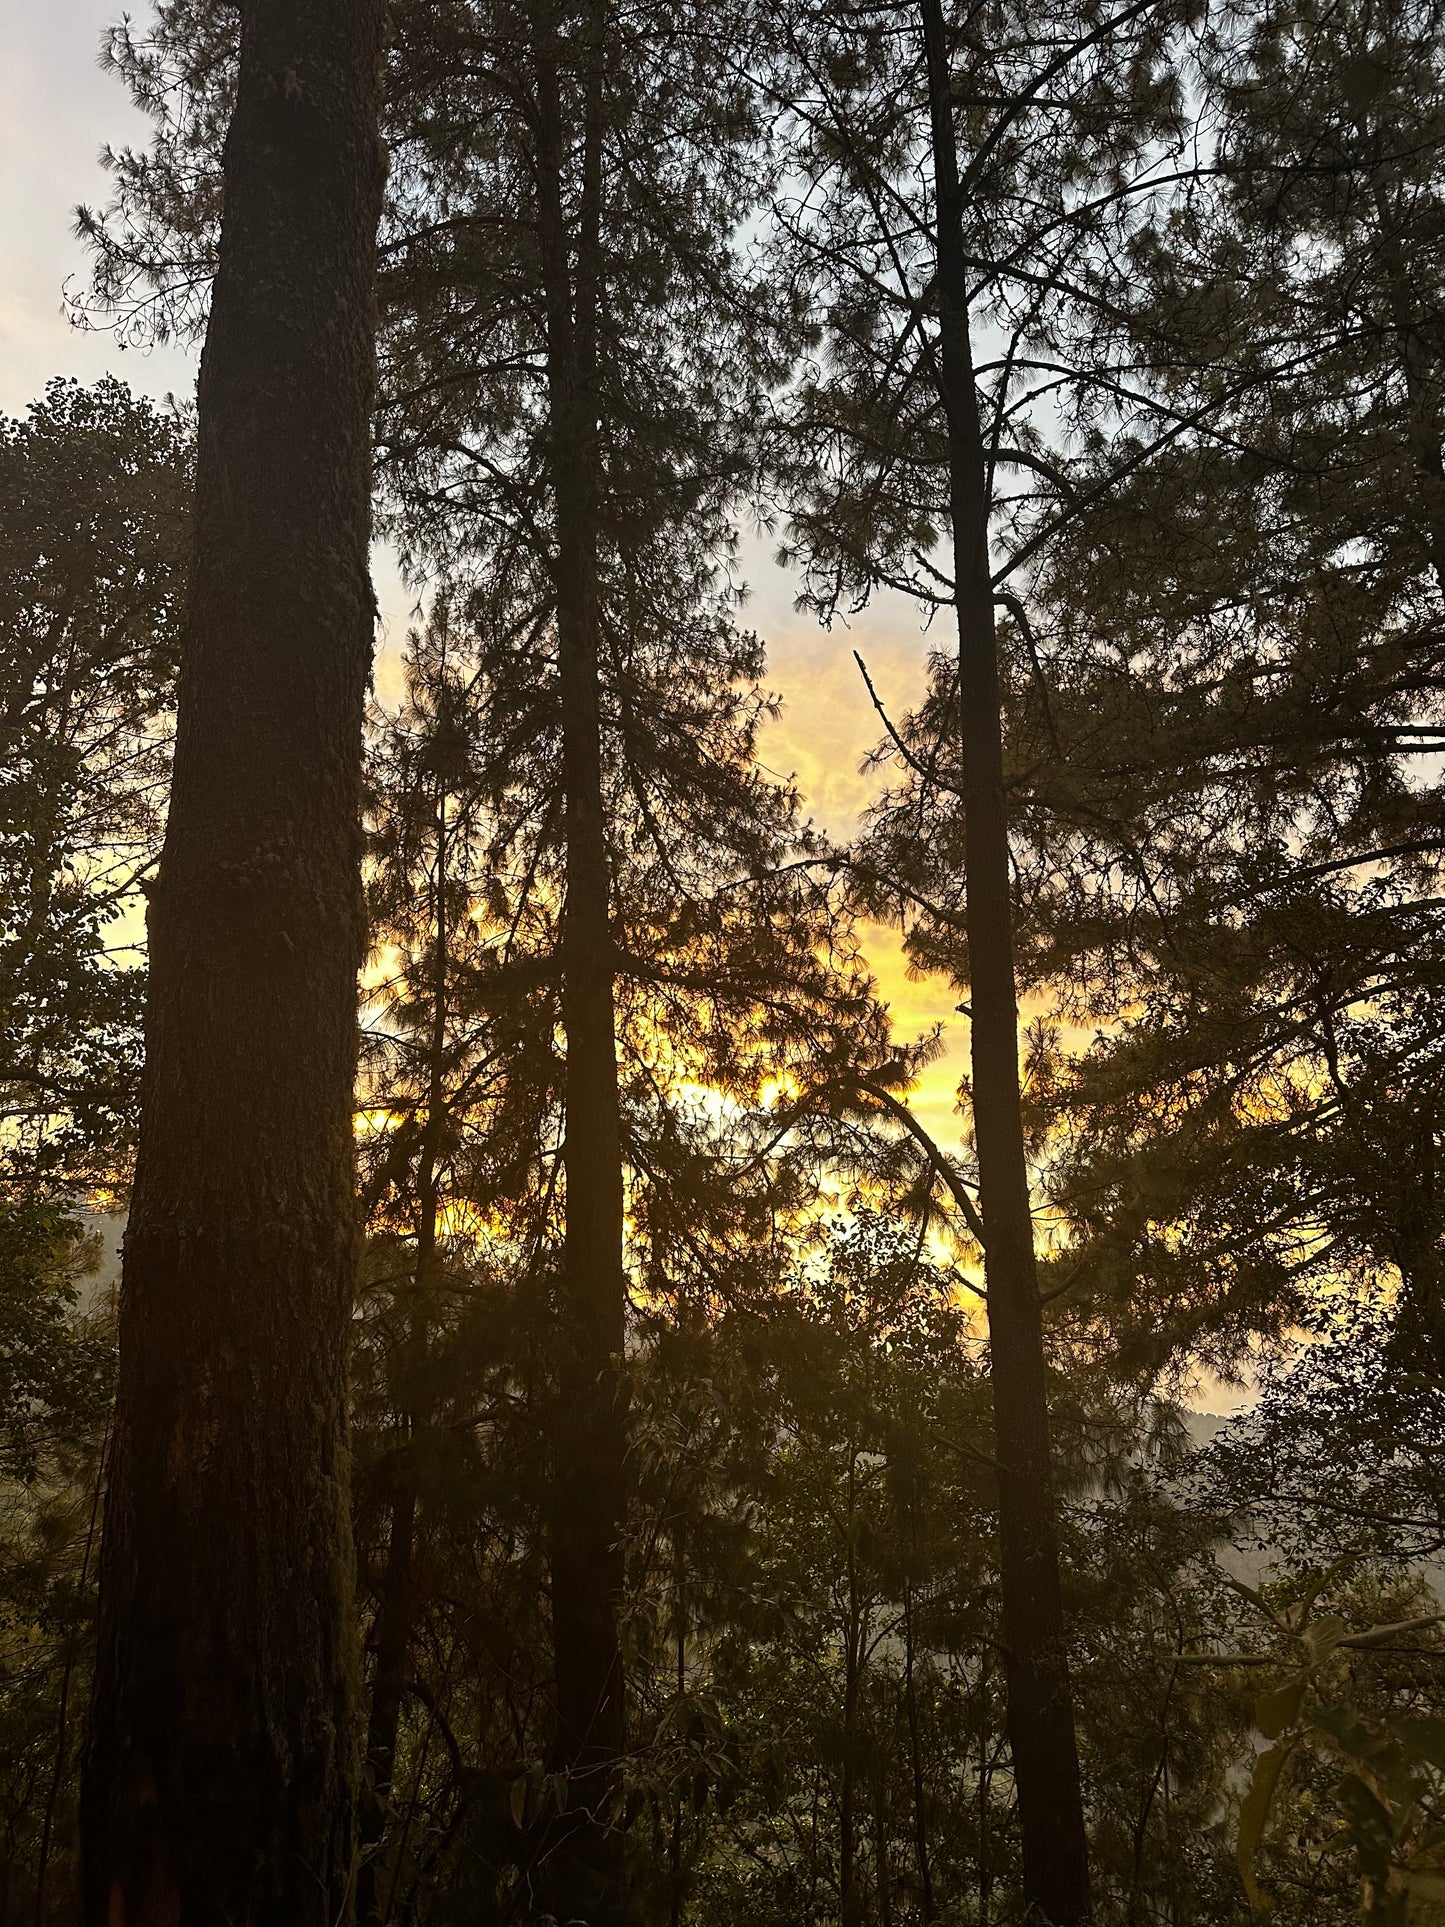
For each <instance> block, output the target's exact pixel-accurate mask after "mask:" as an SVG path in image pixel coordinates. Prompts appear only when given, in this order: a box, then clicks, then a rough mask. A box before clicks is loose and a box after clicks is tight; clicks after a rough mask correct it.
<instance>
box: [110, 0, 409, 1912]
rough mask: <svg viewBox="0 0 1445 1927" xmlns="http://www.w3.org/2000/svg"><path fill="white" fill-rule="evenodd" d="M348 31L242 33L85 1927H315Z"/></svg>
mask: <svg viewBox="0 0 1445 1927" xmlns="http://www.w3.org/2000/svg"><path fill="white" fill-rule="evenodd" d="M380 30H381V9H380V7H379V6H362V7H351V6H346V7H341V6H336V5H332V4H328V3H327V0H317V3H316V4H310V5H306V6H302V7H292V6H279V5H276V4H273V3H272V0H256V4H251V5H247V6H246V7H245V8H244V9H243V12H242V16H241V21H240V46H239V58H240V66H239V81H238V85H237V90H236V96H235V112H234V115H233V117H232V120H231V125H230V130H229V133H228V135H227V140H226V149H225V168H224V174H225V195H224V211H223V214H222V239H221V252H220V260H219V265H218V270H217V279H216V287H215V291H214V295H213V299H212V303H211V310H210V320H209V326H208V330H207V340H206V349H205V355H204V360H203V369H202V376H201V383H200V392H199V403H198V424H199V426H198V447H197V482H196V509H195V524H194V526H195V544H194V552H193V557H192V563H191V572H190V581H189V588H188V599H187V606H186V630H185V636H186V641H185V649H184V665H185V666H184V673H183V677H182V684H181V689H180V693H179V699H178V713H177V742H176V757H175V770H174V779H173V786H172V793H171V805H170V813H169V819H168V824H167V831H166V842H165V846H164V849H163V852H162V857H161V863H160V868H159V872H158V874H157V878H156V881H155V884H154V886H153V889H152V893H151V900H150V917H149V933H150V984H149V1001H148V1007H147V1016H146V1070H145V1083H144V1089H143V1096H142V1106H141V1146H140V1152H139V1162H138V1168H137V1173H136V1183H135V1192H134V1201H133V1205H132V1210H131V1216H130V1222H129V1228H128V1232H127V1240H126V1254H125V1273H124V1280H123V1284H122V1292H121V1331H120V1381H119V1388H118V1395H117V1405H116V1416H115V1424H114V1435H113V1445H112V1455H111V1462H110V1478H109V1487H108V1495H107V1504H106V1511H105V1526H104V1538H103V1547H102V1555H101V1574H100V1627H99V1648H98V1658H97V1668H96V1683H95V1694H94V1699H93V1703H92V1710H91V1726H90V1737H89V1745H88V1753H87V1759H86V1769H85V1786H84V1798H83V1813H82V1829H83V1839H84V1856H85V1904H86V1912H87V1917H88V1918H90V1919H92V1920H94V1921H97V1922H100V1921H109V1922H112V1923H113V1922H115V1921H117V1920H125V1921H131V1920H135V1921H154V1920H161V1919H166V1920H185V1921H198V1922H199V1921H221V1920H228V1921H232V1922H240V1921H247V1922H261V1921H274V1922H280V1921H282V1920H285V1921H288V1922H295V1921H297V1920H301V1919H309V1920H315V1921H318V1922H319V1921H323V1920H324V1921H327V1922H330V1921H334V1920H336V1919H337V1918H342V1919H344V1918H345V1917H346V1915H347V1913H348V1911H349V1908H350V1894H351V1879H352V1866H351V1860H352V1811H351V1809H352V1802H353V1798H354V1791H355V1771H354V1751H355V1738H354V1734H353V1731H352V1720H353V1713H354V1677H353V1674H354V1660H353V1628H352V1624H351V1550H350V1534H349V1529H348V1519H347V1511H346V1444H345V1386H346V1347H347V1336H348V1330H349V1326H350V1319H351V1300H352V1292H353V1283H354V1277H353V1273H354V1254H355V1239H354V1230H353V1205H352V1144H351V1086H352V1077H353V1071H354V1066H355V1058H356V1002H355V979H356V971H357V968H358V965H359V963H360V961H361V952H362V906H361V895H360V875H359V864H358V859H359V854H360V848H359V842H360V804H361V788H360V783H361V725H362V707H363V697H364V691H365V685H366V679H367V675H368V670H369V661H370V632H371V625H372V613H373V604H372V598H371V592H370V584H369V580H368V556H367V549H368V538H369V533H370V480H371V470H370V437H369V428H370V408H371V392H372V369H373V333H374V305H373V293H372V271H373V264H374V247H375V230H376V221H377V215H378V212H379V205H380V190H381V176H382V168H381V160H380V153H379V148H378V139H377V85H378V77H379V61H380Z"/></svg>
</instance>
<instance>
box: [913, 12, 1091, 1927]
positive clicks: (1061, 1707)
mask: <svg viewBox="0 0 1445 1927" xmlns="http://www.w3.org/2000/svg"><path fill="white" fill-rule="evenodd" d="M921 5H922V16H923V39H924V50H925V55H926V60H927V71H928V91H929V115H930V126H931V134H932V144H933V169H934V191H935V197H936V200H937V221H938V238H937V268H938V290H939V333H940V357H941V367H940V371H939V372H940V387H941V391H942V399H943V404H944V409H945V413H946V415H947V419H948V441H949V483H950V506H951V510H952V520H953V547H954V576H955V590H954V598H955V606H956V611H957V617H958V680H959V711H960V720H961V727H962V736H963V765H964V775H963V787H964V861H965V865H966V870H967V874H966V877H965V916H966V920H967V927H968V955H969V997H970V1004H971V1009H972V1023H971V1038H972V1052H973V1116H974V1136H975V1141H976V1144H977V1149H978V1173H979V1204H980V1210H981V1214H982V1217H983V1229H984V1237H985V1240H986V1249H985V1252H984V1270H985V1276H986V1279H987V1284H988V1320H989V1348H990V1359H991V1369H992V1376H993V1404H994V1427H995V1437H996V1442H997V1458H998V1495H999V1571H1000V1587H1001V1592H1002V1600H1003V1633H1004V1644H1005V1648H1006V1673H1005V1678H1006V1684H1007V1697H1008V1737H1009V1748H1010V1751H1011V1753H1012V1755H1013V1766H1014V1778H1015V1781H1016V1784H1017V1787H1018V1805H1019V1825H1020V1831H1021V1835H1022V1849H1023V1884H1024V1899H1025V1903H1026V1904H1027V1905H1029V1906H1030V1907H1032V1908H1033V1909H1034V1910H1035V1911H1036V1913H1037V1914H1038V1915H1040V1916H1042V1918H1043V1919H1044V1920H1046V1921H1049V1922H1052V1923H1053V1924H1054V1927H1072V1923H1074V1922H1077V1921H1082V1920H1085V1919H1087V1918H1088V1915H1089V1911H1090V1898H1089V1870H1088V1848H1087V1841H1086V1838H1085V1832H1084V1815H1083V1799H1082V1793H1081V1789H1080V1781H1079V1759H1078V1750H1077V1746H1076V1743H1075V1738H1074V1713H1073V1700H1072V1694H1071V1691H1070V1686H1069V1670H1068V1657H1067V1650H1066V1645H1065V1638H1064V1612H1063V1600H1062V1596H1061V1591H1060V1585H1059V1555H1058V1525H1057V1518H1056V1511H1055V1499H1054V1482H1053V1450H1052V1445H1051V1441H1050V1436H1049V1413H1048V1397H1047V1377H1046V1373H1045V1364H1044V1350H1043V1327H1042V1318H1041V1312H1040V1306H1039V1288H1038V1274H1037V1268H1036V1262H1035V1255H1034V1234H1033V1217H1032V1213H1031V1210H1030V1205H1029V1181H1028V1164H1027V1160H1026V1158H1025V1153H1024V1136H1023V1119H1022V1114H1021V1109H1020V1103H1019V1061H1018V994H1017V988H1016V984H1015V978H1014V953H1013V905H1012V900H1011V895H1010V886H1009V846H1008V819H1007V815H1006V813H1005V808H1004V791H1003V732H1002V722H1001V697H1000V688H999V673H998V645H997V638H996V634H995V629H994V604H993V585H992V582H991V580H990V573H989V556H988V496H987V470H986V463H985V455H984V446H983V435H982V429H981V425H980V421H979V412H978V391H977V388H976V385H975V380H974V370H973V352H972V345H971V342H970V340H969V317H968V281H967V269H966V257H965V253H964V243H963V196H962V188H961V185H960V181H959V173H958V150H957V147H956V145H955V140H954V131H953V108H952V90H951V87H950V81H949V69H948V56H947V46H946V41H945V37H944V27H943V10H942V6H941V4H940V0H921Z"/></svg>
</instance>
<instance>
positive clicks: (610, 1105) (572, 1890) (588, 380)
mask: <svg viewBox="0 0 1445 1927" xmlns="http://www.w3.org/2000/svg"><path fill="white" fill-rule="evenodd" d="M559 52H560V50H559V48H558V46H557V43H556V41H555V39H554V38H552V37H550V36H543V37H542V38H541V39H540V40H539V43H538V47H537V62H536V67H537V100H538V142H537V149H538V152H537V175H538V197H539V210H538V211H539V217H540V218H539V229H540V242H541V254H542V273H543V282H544V290H545V299H546V305H547V373H548V396H549V404H550V408H551V418H552V434H551V458H552V482H553V491H554V500H555V504H556V517H557V532H556V543H557V547H556V556H555V574H556V589H557V641H558V656H559V670H560V679H561V698H562V756H563V778H564V784H565V790H566V837H567V856H566V879H567V881H566V901H565V905H564V908H563V920H562V1027H563V1030H564V1033H565V1036H566V1048H567V1065H566V1087H565V1088H566V1131H565V1137H564V1141H563V1149H562V1156H563V1163H564V1167H565V1170H566V1175H567V1218H566V1231H565V1238H564V1251H563V1259H562V1276H561V1289H560V1298H561V1318H560V1320H559V1329H558V1333H557V1343H558V1386H557V1392H558V1400H557V1406H556V1422H555V1425H554V1428H553V1438H552V1448H553V1455H554V1470H553V1478H552V1498H551V1518H550V1538H551V1568H552V1574H551V1577H552V1637H553V1648H554V1657H555V1663H556V1677H557V1730H556V1738H555V1745H554V1753H553V1759H552V1766H553V1770H554V1771H556V1772H564V1773H565V1774H566V1775H567V1784H568V1799H567V1810H566V1812H565V1813H564V1814H562V1815H560V1816H559V1817H558V1821H557V1824H556V1825H555V1826H554V1827H553V1829H552V1831H551V1836H550V1838H549V1841H548V1844H547V1850H546V1852H545V1855H544V1861H543V1889H544V1894H545V1896H546V1898H547V1900H548V1904H549V1906H550V1910H551V1911H552V1912H553V1913H554V1914H555V1915H556V1916H557V1918H558V1919H559V1920H564V1921H567V1920H581V1921H585V1922H587V1923H588V1927H611V1924H612V1923H614V1922H618V1921H620V1920H621V1918H622V1905H623V1901H622V1833H621V1818H622V1816H621V1811H620V1806H621V1790H622V1789H621V1778H622V1773H621V1762H622V1753H623V1746H624V1729H623V1680H622V1663H621V1657H620V1654H619V1650H618V1640H617V1609H618V1602H619V1599H620V1596H621V1592H622V1581H623V1573H622V1550H621V1531H622V1510H623V1424H624V1414H623V1409H622V1401H623V1387H622V1378H621V1369H620V1368H621V1363H622V1352H623V1342H624V1325H625V1314H626V1302H627V1293H626V1283H625V1280H624V1275H623V1264H622V1217H623V1200H622V1131H621V1121H620V1116H619V1104H618V1083H617V1045H616V1015H615V1008H614V985H615V970H614V962H613V944H612V929H611V919H610V911H609V897H610V880H609V866H608V856H607V837H606V815H605V808H606V806H605V801H604V796H603V784H602V720H601V688H600V678H599V670H598V646H599V632H598V514H599V504H598V476H597V399H596V358H597V340H596V329H597V297H598V288H597V276H598V269H597V262H598V253H599V246H600V242H599V226H598V223H599V219H600V202H601V180H600V173H601V125H600V115H601V99H600V95H601V87H600V74H599V72H598V68H599V64H600V57H601V46H600V28H598V26H597V25H596V23H595V22H594V29H593V36H592V44H591V45H590V47H588V48H587V49H586V50H585V52H584V58H585V59H586V61H587V65H588V72H587V75H586V77H585V87H584V94H585V108H584V121H585V124H584V127H583V129H582V146H583V166H582V185H581V193H580V196H579V202H578V209H577V232H576V236H575V246H574V247H569V245H568V233H567V223H566V214H565V206H564V199H563V179H564V152H565V149H564V133H563V124H562V108H561V98H560V84H559V77H558V61H559ZM574 253H575V258H576V267H575V278H574V274H573V270H572V267H571V262H570V259H569V257H570V256H571V255H572V254H574Z"/></svg>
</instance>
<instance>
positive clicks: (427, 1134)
mask: <svg viewBox="0 0 1445 1927" xmlns="http://www.w3.org/2000/svg"><path fill="white" fill-rule="evenodd" d="M436 835H437V854H436V874H435V879H434V882H433V886H432V898H433V908H432V917H433V924H432V1008H431V1035H430V1037H429V1038H428V1040H427V1044H428V1049H427V1111H426V1128H425V1130H424V1131H423V1132H422V1140H421V1148H420V1157H419V1159H418V1164H417V1179H416V1265H415V1269H414V1271H413V1273H412V1290H411V1305H410V1307H409V1310H408V1315H407V1320H406V1326H407V1331H406V1341H405V1345H406V1352H405V1357H404V1359H403V1361H402V1362H403V1370H404V1373H405V1376H406V1377H407V1378H409V1379H410V1380H411V1382H412V1384H413V1386H414V1385H415V1384H416V1381H417V1378H418V1376H419V1374H420V1370H421V1367H422V1365H423V1363H424V1360H425V1356H426V1348H427V1342H428V1338H429V1334H430V1300H429V1296H428V1294H429V1293H430V1291H431V1290H432V1287H433V1284H434V1282H435V1280H434V1277H433V1273H434V1270H435V1261H436V1248H437V1211H438V1206H439V1186H438V1164H439V1160H440V1156H441V1138H442V1129H443V1126H444V1124H445V1122H446V1087H445V1080H446V1043H447V961H448V927H447V799H446V793H445V791H443V792H442V794H441V796H440V797H439V798H438V799H437V814H436ZM401 1416H402V1429H403V1433H404V1444H403V1446H402V1455H401V1462H400V1465H399V1467H398V1470H397V1475H396V1486H395V1491H394V1494H393V1497H392V1502H391V1534H390V1537H389V1538H388V1540H387V1547H386V1570H385V1572H384V1574H383V1575H382V1591H381V1599H380V1602H379V1606H378V1611H377V1619H376V1670H375V1672H374V1674H373V1676H372V1683H371V1711H370V1716H369V1718H368V1721H367V1732H366V1761H367V1778H368V1782H369V1784H368V1786H367V1788H366V1791H365V1794H364V1796H363V1799H362V1803H361V1815H360V1835H361V1848H362V1860H361V1864H360V1866H359V1867H358V1869H357V1876H356V1916H357V1919H358V1921H359V1922H360V1923H361V1927H379V1923H380V1921H381V1918H382V1902H381V1882H380V1879H379V1877H378V1876H379V1873H380V1867H379V1865H378V1859H377V1854H378V1849H379V1848H380V1845H381V1842H382V1839H383V1837H384V1835H385V1832H386V1821H387V1813H388V1809H389V1806H390V1801H391V1789H392V1783H393V1780H394V1777H395V1773H396V1742H397V1735H398V1733H399V1732H400V1730H401V1707H402V1700H403V1698H404V1697H405V1694H406V1677H407V1662H408V1658H409V1656H410V1649H411V1639H412V1620H413V1615H414V1611H415V1605H414V1601H413V1598H412V1568H413V1565H414V1562H415V1551H416V1512H417V1503H418V1500H419V1497H420V1492H419V1488H418V1482H417V1470H416V1458H415V1443H416V1435H417V1429H418V1427H419V1426H420V1425H424V1424H425V1423H426V1421H427V1416H428V1415H427V1413H425V1412H422V1411H418V1410H417V1409H416V1402H415V1399H414V1397H408V1399H407V1404H406V1409H405V1410H404V1411H403V1413H402V1415H401Z"/></svg>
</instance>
